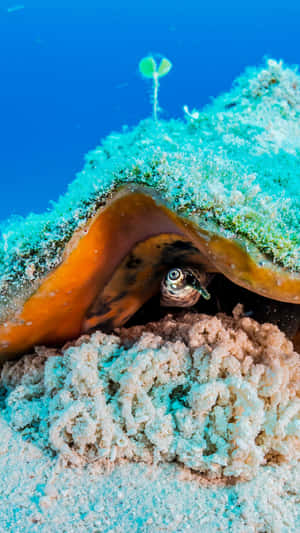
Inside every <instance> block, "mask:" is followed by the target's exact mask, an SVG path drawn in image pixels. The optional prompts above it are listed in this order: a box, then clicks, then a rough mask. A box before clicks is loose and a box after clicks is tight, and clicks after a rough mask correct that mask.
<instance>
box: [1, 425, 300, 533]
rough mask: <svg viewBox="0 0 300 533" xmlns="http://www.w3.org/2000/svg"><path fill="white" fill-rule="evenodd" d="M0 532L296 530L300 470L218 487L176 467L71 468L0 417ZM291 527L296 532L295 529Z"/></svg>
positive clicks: (263, 473) (271, 471)
mask: <svg viewBox="0 0 300 533" xmlns="http://www.w3.org/2000/svg"><path fill="white" fill-rule="evenodd" d="M0 435H1V437H0V440H1V454H0V472H1V476H0V494H1V504H0V531H1V532H13V533H19V532H22V533H23V532H24V533H26V532H51V533H52V532H60V533H63V532H66V533H71V532H79V531H85V532H94V533H96V532H97V531H98V532H99V533H100V532H101V533H104V532H107V533H108V532H111V533H112V532H114V533H117V532H120V533H121V532H122V533H124V532H132V533H133V532H149V533H150V532H158V531H170V532H171V531H172V532H173V531H174V532H175V531H176V533H180V532H185V531H201V532H202V533H214V532H219V531H230V532H232V533H234V532H236V533H240V532H243V533H250V532H251V533H252V532H253V533H254V532H261V533H263V532H272V533H273V532H276V533H284V532H286V533H292V532H296V531H299V520H300V506H299V497H300V490H299V480H300V468H299V465H298V467H297V466H296V465H294V466H291V465H288V466H287V465H285V466H278V467H276V468H271V467H265V468H261V470H260V471H259V474H258V475H257V476H256V478H255V479H254V480H252V481H250V482H246V483H238V484H236V485H232V486H227V487H226V486H219V485H216V484H213V483H212V482H211V483H210V485H208V486H205V483H204V482H202V483H201V481H200V483H199V481H197V476H194V479H191V480H185V479H181V478H182V470H181V469H180V468H179V467H178V466H177V465H175V464H163V465H161V466H146V465H141V464H134V463H131V464H124V465H119V466H116V467H115V468H114V469H113V470H112V471H111V472H107V473H103V468H102V466H100V465H99V463H98V464H97V463H94V464H90V465H88V466H86V467H78V468H76V467H75V468H74V467H70V466H67V465H65V464H63V463H62V462H60V461H59V460H57V459H51V458H49V456H47V454H46V453H45V452H43V451H41V450H40V449H39V448H37V447H36V446H35V445H33V444H31V443H29V442H26V441H25V440H24V439H23V438H22V437H21V435H20V434H18V433H17V432H15V431H12V430H11V428H10V427H9V426H8V424H7V423H6V422H5V420H4V419H3V417H1V418H0ZM297 524H298V526H297Z"/></svg>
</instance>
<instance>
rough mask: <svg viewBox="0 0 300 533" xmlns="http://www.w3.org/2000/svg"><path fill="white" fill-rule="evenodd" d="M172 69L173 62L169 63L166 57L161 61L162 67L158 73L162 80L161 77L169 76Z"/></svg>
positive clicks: (160, 66)
mask: <svg viewBox="0 0 300 533" xmlns="http://www.w3.org/2000/svg"><path fill="white" fill-rule="evenodd" d="M171 68H172V63H171V61H169V60H168V59H167V58H166V57H164V58H163V59H162V60H161V62H160V65H159V67H158V71H157V74H158V76H159V77H160V78H161V76H165V75H166V74H168V72H170V70H171Z"/></svg>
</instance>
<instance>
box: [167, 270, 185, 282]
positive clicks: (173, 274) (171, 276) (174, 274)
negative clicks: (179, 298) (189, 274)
mask: <svg viewBox="0 0 300 533" xmlns="http://www.w3.org/2000/svg"><path fill="white" fill-rule="evenodd" d="M183 277H184V274H183V272H182V270H181V269H180V268H172V270H169V272H168V273H167V280H169V281H179V280H181V279H183Z"/></svg>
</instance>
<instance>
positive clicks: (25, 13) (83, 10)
mask: <svg viewBox="0 0 300 533" xmlns="http://www.w3.org/2000/svg"><path fill="white" fill-rule="evenodd" d="M299 17H300V4H299V2H298V1H296V0H295V1H286V2H283V1H282V0H281V1H278V0H274V1H272V2H269V1H265V2H262V1H258V0H253V1H252V2H237V1H232V0H231V1H230V0H229V1H227V2H224V1H221V0H219V1H216V0H214V1H212V2H204V1H201V0H198V1H196V0H193V1H185V2H179V1H177V0H176V1H170V0H168V1H157V0H152V1H151V2H145V1H137V0H134V1H132V0H127V1H113V2H112V1H108V0H100V1H99V0H98V1H96V0H85V1H79V0H78V1H76V0H73V1H71V0H52V1H51V2H50V1H43V0H39V1H33V0H31V1H30V0H24V2H22V0H20V2H18V1H15V2H13V0H10V1H9V0H7V1H6V0H0V49H1V54H0V72H1V84H0V108H1V122H0V131H1V134H0V135H1V139H0V140H1V143H0V146H1V148H0V152H1V158H0V180H1V195H0V219H5V218H7V217H8V216H10V215H12V214H20V215H25V214H27V213H28V212H30V211H35V212H42V211H44V210H45V209H46V208H47V207H48V206H49V200H56V199H57V198H58V196H59V195H60V194H63V193H64V192H65V190H66V187H67V185H68V183H69V182H71V181H72V180H73V178H74V175H75V173H76V172H78V171H80V170H81V168H82V166H83V156H84V154H85V153H86V152H87V151H88V150H89V149H92V148H93V147H95V146H96V145H97V144H99V142H100V140H101V138H103V137H104V136H106V135H107V134H108V133H110V132H111V131H112V130H121V129H122V126H123V125H128V126H133V125H135V124H137V123H138V122H139V120H141V119H143V118H145V117H147V116H149V115H150V114H151V102H150V99H151V83H150V84H147V81H145V80H144V79H142V78H141V76H140V74H139V71H138V63H139V60H140V59H141V58H142V57H143V56H145V55H148V54H149V53H150V54H155V53H161V54H163V55H165V56H166V57H167V58H169V59H170V60H171V61H172V63H173V69H172V70H171V72H170V74H169V75H168V76H167V77H166V78H165V79H163V81H162V83H161V87H160V95H159V100H160V106H161V108H162V113H161V114H160V118H162V119H168V118H170V117H179V118H181V117H183V111H182V108H183V105H185V104H187V105H188V106H189V108H190V109H192V108H193V107H196V108H198V109H199V108H200V107H202V106H203V105H205V104H207V103H209V102H210V100H211V97H214V96H217V95H218V94H220V93H221V92H223V91H228V90H229V89H230V86H231V84H232V82H233V80H234V78H236V77H237V76H238V75H239V74H240V73H241V72H242V71H243V70H244V69H245V67H246V66H249V65H258V64H259V63H261V62H262V60H263V57H264V56H270V57H273V58H275V59H283V60H284V61H285V62H286V63H288V64H296V63H299V50H300V32H299Z"/></svg>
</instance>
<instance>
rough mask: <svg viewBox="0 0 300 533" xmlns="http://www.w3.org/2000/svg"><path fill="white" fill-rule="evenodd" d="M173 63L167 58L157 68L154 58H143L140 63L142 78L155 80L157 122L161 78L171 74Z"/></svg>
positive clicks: (154, 100)
mask: <svg viewBox="0 0 300 533" xmlns="http://www.w3.org/2000/svg"><path fill="white" fill-rule="evenodd" d="M171 68H172V63H171V61H169V60H168V59H167V58H166V57H163V58H162V59H161V61H160V63H159V66H158V67H157V63H156V61H155V59H154V57H152V56H147V57H143V59H141V61H140V63H139V69H140V73H141V74H142V76H144V77H145V78H149V79H152V80H153V118H154V120H155V121H157V113H158V111H159V105H158V88H159V78H161V77H162V76H165V75H166V74H168V72H170V70H171Z"/></svg>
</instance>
